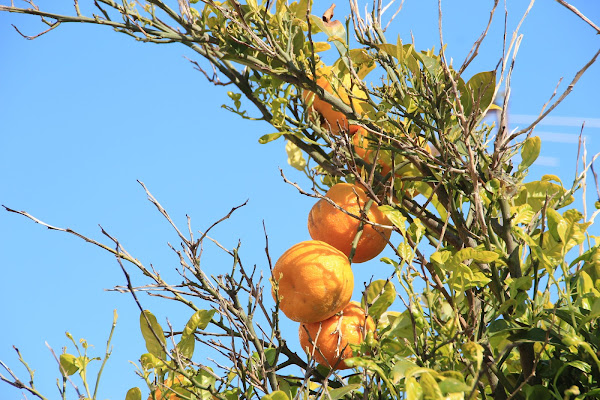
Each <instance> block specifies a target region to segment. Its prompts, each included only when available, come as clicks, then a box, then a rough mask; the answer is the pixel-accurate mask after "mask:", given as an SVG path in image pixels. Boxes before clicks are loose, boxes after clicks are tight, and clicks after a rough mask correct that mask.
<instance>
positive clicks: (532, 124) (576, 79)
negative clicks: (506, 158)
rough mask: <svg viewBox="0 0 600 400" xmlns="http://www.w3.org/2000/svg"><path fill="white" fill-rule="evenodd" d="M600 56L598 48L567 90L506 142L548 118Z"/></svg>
mask: <svg viewBox="0 0 600 400" xmlns="http://www.w3.org/2000/svg"><path fill="white" fill-rule="evenodd" d="M598 56H600V50H598V51H597V52H596V54H594V56H593V57H592V58H591V59H590V61H588V62H587V63H586V64H585V65H584V66H583V68H581V69H580V70H579V71H578V72H577V73H576V74H575V77H574V78H573V80H572V81H571V83H570V84H569V86H567V88H566V89H565V91H564V92H563V94H562V95H561V96H560V97H559V98H558V99H557V100H556V101H555V102H554V103H553V104H552V105H551V106H550V107H549V108H548V109H547V110H546V111H545V112H543V113H541V114H540V115H539V116H538V117H537V119H536V120H535V121H533V122H532V123H531V124H530V125H529V126H528V127H527V128H524V129H521V130H520V131H518V132H515V133H513V134H512V135H510V137H509V138H508V140H507V141H506V143H508V142H510V141H511V140H513V139H515V138H516V137H518V136H519V135H522V134H523V133H525V132H528V131H530V130H532V129H533V128H535V126H536V125H537V124H538V123H539V122H540V121H541V120H543V119H544V118H546V116H547V115H548V114H550V112H551V111H552V110H554V109H555V108H556V106H558V105H559V104H560V103H561V102H562V101H563V100H564V99H565V97H567V96H568V95H569V94H570V93H571V92H572V91H573V88H574V87H575V84H576V83H577V82H578V81H579V79H580V78H581V77H582V76H583V74H584V73H585V71H587V69H588V68H589V67H591V66H592V64H594V63H595V62H596V60H597V59H598Z"/></svg>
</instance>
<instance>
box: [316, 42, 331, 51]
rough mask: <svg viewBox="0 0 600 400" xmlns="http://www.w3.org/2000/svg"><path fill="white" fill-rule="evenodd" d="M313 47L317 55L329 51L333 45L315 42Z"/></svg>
mask: <svg viewBox="0 0 600 400" xmlns="http://www.w3.org/2000/svg"><path fill="white" fill-rule="evenodd" d="M313 47H314V49H315V53H320V52H322V51H327V50H329V49H330V48H331V45H330V44H329V43H327V42H314V43H313Z"/></svg>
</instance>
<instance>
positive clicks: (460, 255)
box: [454, 247, 499, 263]
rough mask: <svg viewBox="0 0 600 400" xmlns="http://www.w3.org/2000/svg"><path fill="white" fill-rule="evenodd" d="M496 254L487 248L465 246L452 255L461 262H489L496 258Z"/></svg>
mask: <svg viewBox="0 0 600 400" xmlns="http://www.w3.org/2000/svg"><path fill="white" fill-rule="evenodd" d="M498 257H499V256H498V254H497V253H495V252H493V251H489V250H480V249H475V248H473V247H467V248H465V249H461V250H459V251H458V252H456V254H455V255H454V259H455V260H456V262H463V261H465V260H471V259H472V260H473V261H475V262H480V263H490V262H492V261H495V260H497V259H498Z"/></svg>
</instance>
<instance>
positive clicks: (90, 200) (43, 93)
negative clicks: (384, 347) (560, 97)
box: [0, 0, 600, 399]
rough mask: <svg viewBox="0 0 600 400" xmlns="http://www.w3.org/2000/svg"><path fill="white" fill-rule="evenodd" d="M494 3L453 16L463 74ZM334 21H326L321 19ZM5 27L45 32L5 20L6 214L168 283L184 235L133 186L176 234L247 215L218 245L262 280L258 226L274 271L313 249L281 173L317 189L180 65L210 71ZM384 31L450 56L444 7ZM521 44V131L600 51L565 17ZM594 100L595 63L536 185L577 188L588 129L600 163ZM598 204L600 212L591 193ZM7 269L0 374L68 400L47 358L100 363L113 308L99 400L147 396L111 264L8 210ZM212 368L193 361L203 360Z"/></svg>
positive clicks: (551, 138)
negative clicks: (106, 247) (138, 392)
mask: <svg viewBox="0 0 600 400" xmlns="http://www.w3.org/2000/svg"><path fill="white" fill-rule="evenodd" d="M53 3H54V2H51V1H40V2H39V5H40V7H41V8H42V9H47V10H53V11H63V12H71V4H72V2H63V3H62V4H60V5H54V4H53ZM488 3H490V4H491V2H490V1H488V2H482V1H454V2H450V1H445V2H443V8H444V39H445V41H446V42H447V43H448V47H447V50H446V51H447V56H448V57H451V58H453V59H454V62H455V64H460V63H462V60H463V59H464V58H465V56H466V54H467V52H468V50H469V49H470V47H471V44H472V42H473V41H474V40H475V39H476V38H477V36H478V35H479V34H480V33H481V31H482V30H483V29H484V27H485V23H486V22H487V17H488V12H489V7H490V4H488ZM523 3H524V2H519V1H508V10H509V18H508V24H509V29H510V28H512V27H514V26H515V24H516V22H517V21H518V18H519V17H520V15H521V13H522V11H523V9H524V5H523ZM573 4H574V5H575V6H577V7H578V8H579V9H580V10H581V11H583V12H584V13H586V14H587V15H588V17H590V19H592V20H593V21H595V22H596V23H600V4H598V3H597V2H594V1H585V0H579V1H573ZM327 6H328V4H327V5H323V6H321V5H320V4H319V5H317V6H315V8H314V13H316V14H320V13H322V12H323V11H324V10H325V9H326V8H327ZM55 7H56V8H55ZM347 13H348V7H347V4H338V7H337V8H336V18H343V17H344V15H347ZM501 13H502V10H501V9H500V10H499V13H498V15H497V16H496V21H495V24H494V25H493V27H492V29H491V32H490V35H489V37H488V39H487V40H486V41H485V42H484V44H483V48H482V51H481V57H480V58H479V59H478V60H477V61H476V62H475V63H473V65H472V66H471V67H470V68H469V69H468V70H467V71H466V72H465V75H466V77H467V78H468V77H469V76H471V75H473V74H475V73H477V72H479V71H484V70H491V69H493V68H494V67H495V65H496V63H497V62H498V60H499V57H500V55H501V53H500V51H501V45H502V25H503V17H502V15H501ZM11 24H15V25H17V26H18V27H19V28H20V29H21V31H22V32H24V33H26V34H30V35H33V34H36V33H38V32H39V31H41V30H43V25H41V24H40V23H39V22H38V21H37V20H36V19H35V18H33V17H23V16H18V15H9V14H7V13H0V37H2V41H0V50H1V53H0V54H1V56H0V110H1V111H0V113H1V115H2V118H0V132H1V137H2V142H1V144H0V177H1V178H0V179H1V180H0V182H1V186H0V187H1V189H0V203H1V204H4V205H6V206H8V207H11V208H16V209H19V210H26V211H28V212H29V213H31V214H32V215H34V216H36V217H38V218H40V219H42V220H44V221H45V222H47V223H49V224H52V225H56V226H60V227H69V228H72V229H74V230H77V231H79V232H81V233H83V234H85V235H88V236H91V237H93V238H95V239H99V240H104V238H103V237H102V235H101V233H100V229H99V227H98V225H99V224H100V225H101V226H102V227H103V228H104V229H106V230H107V231H108V232H109V233H110V234H111V235H113V236H115V237H117V238H119V240H120V241H121V243H122V244H123V246H124V247H125V248H126V249H127V250H128V251H129V252H130V253H131V254H132V255H134V256H135V257H137V258H139V259H140V260H141V261H142V262H144V263H145V264H147V265H150V264H152V265H153V266H154V267H155V268H157V269H158V270H159V271H160V272H161V273H162V274H163V275H166V276H171V277H173V278H174V279H176V275H174V273H173V268H174V267H175V266H176V265H177V258H176V257H175V255H174V254H173V253H172V251H171V250H170V249H169V248H168V246H167V242H170V243H172V244H174V245H175V244H177V243H178V240H177V236H176V235H175V233H174V232H173V231H172V230H171V229H170V227H169V226H168V224H167V222H166V221H165V220H164V219H163V218H162V217H161V216H160V215H159V214H158V212H157V211H156V209H155V208H154V206H153V205H152V204H150V203H149V202H148V201H146V198H145V194H144V191H143V189H142V188H141V187H140V185H139V184H138V183H137V182H136V180H140V181H143V182H144V183H145V184H146V185H147V187H148V188H149V190H150V191H151V192H152V193H153V194H154V195H155V197H156V198H157V199H158V200H159V201H160V202H161V203H162V204H163V206H164V207H165V208H166V209H167V210H168V211H169V213H170V214H171V216H172V217H173V219H174V220H175V222H176V223H178V224H179V225H180V226H182V227H185V224H186V214H187V215H189V216H190V217H191V218H192V226H193V227H194V229H195V230H196V231H198V230H203V229H205V228H206V227H208V226H210V225H211V224H212V223H213V222H214V221H215V220H217V219H219V218H220V217H222V216H223V215H225V214H226V213H227V212H228V211H229V210H230V209H231V207H233V206H236V205H239V204H241V203H243V202H244V201H245V200H246V199H249V202H248V205H247V206H246V207H244V208H242V209H240V210H239V211H237V212H236V213H235V214H234V216H233V218H232V219H230V220H228V221H227V222H225V223H224V224H222V225H221V226H219V227H217V228H216V229H215V230H214V231H213V233H212V236H213V237H214V238H215V239H217V240H219V241H220V242H221V243H222V244H223V245H224V246H226V247H228V248H232V247H234V246H235V245H236V244H237V242H238V240H240V241H241V242H242V252H241V255H242V257H243V259H244V262H245V264H246V265H254V264H256V265H257V267H258V268H259V269H261V270H263V271H268V267H267V263H266V257H265V255H264V250H263V249H264V235H263V228H262V223H263V221H264V223H265V225H266V228H267V232H268V234H269V244H270V250H271V256H272V257H273V259H276V258H277V257H278V256H279V255H280V254H281V253H282V252H283V251H285V250H286V249H287V248H289V247H290V246H292V245H293V244H295V243H297V242H299V241H302V240H307V239H309V236H308V232H307V229H306V218H307V215H308V211H309V209H310V207H312V204H313V200H312V199H310V198H305V197H302V196H301V195H299V194H298V193H297V191H296V190H295V189H294V188H292V187H291V186H289V185H286V184H285V183H284V182H283V181H282V179H281V177H280V174H279V170H278V167H281V168H283V169H284V171H285V173H286V175H287V176H288V177H289V178H290V179H292V180H294V181H297V182H298V183H300V184H301V185H305V186H306V187H308V183H307V180H306V178H305V177H304V175H303V174H301V173H298V172H297V171H295V170H293V169H292V168H291V167H289V166H288V165H287V162H286V155H285V151H284V145H285V143H284V142H283V141H277V142H273V143H270V144H267V145H260V144H258V141H257V140H258V138H259V137H260V136H262V135H263V134H266V133H271V132H273V128H271V127H269V126H268V125H266V124H263V123H259V122H257V123H253V122H249V121H243V120H241V119H240V118H238V117H237V116H235V115H233V114H231V113H229V112H227V111H225V110H224V109H222V108H221V107H220V105H221V104H223V103H227V102H228V100H229V99H228V97H227V95H226V90H229V89H224V88H222V87H213V86H212V85H211V84H210V83H208V82H206V81H205V79H204V78H203V76H202V75H201V74H200V73H198V72H197V71H195V70H194V69H193V68H192V65H191V64H190V63H189V62H188V61H186V60H185V58H184V56H187V57H189V58H192V59H198V57H195V56H194V54H193V53H191V52H190V51H189V50H188V49H187V48H185V47H184V46H178V45H154V44H141V43H137V42H134V41H133V40H131V38H129V37H127V36H125V35H121V34H118V33H115V32H113V31H112V30H110V29H106V28H103V27H96V26H80V25H69V24H65V25H63V26H61V27H60V28H59V29H57V30H55V31H53V32H51V33H49V34H47V35H45V36H43V37H41V38H39V39H37V40H33V41H28V40H25V39H23V38H21V37H20V36H19V35H18V34H17V33H16V32H15V31H14V29H13V28H12V27H11ZM389 31H390V34H389V37H390V38H395V37H396V35H397V34H400V36H401V37H402V38H403V40H404V42H409V41H410V35H411V32H412V35H413V36H414V39H415V45H416V48H417V49H419V50H421V49H427V48H430V47H432V46H435V47H436V48H439V37H438V31H437V2H435V1H415V0H406V2H405V4H404V8H403V10H402V11H401V12H400V14H399V15H398V17H397V18H396V20H395V21H394V22H393V23H392V25H391V27H390V29H389ZM522 33H523V34H524V38H523V42H522V45H521V49H520V52H519V55H518V58H517V63H516V66H515V72H514V76H513V91H512V96H513V97H512V102H511V119H510V121H511V126H512V127H517V126H520V127H523V126H525V124H527V122H529V121H531V120H532V119H533V118H535V116H536V115H537V114H538V112H539V109H540V107H541V106H542V105H543V104H544V103H545V102H546V101H547V100H548V98H549V97H550V95H551V94H552V92H553V91H554V88H555V86H556V84H557V82H558V80H559V79H560V78H561V77H564V80H563V82H562V84H561V86H560V87H559V92H562V90H564V88H565V87H566V85H567V84H568V83H569V82H570V81H571V79H572V77H573V76H574V74H575V72H576V71H577V70H579V68H581V67H582V66H583V65H584V64H585V63H586V62H587V61H588V60H589V59H590V58H591V57H592V55H593V54H594V53H595V52H596V51H597V50H598V48H599V47H600V37H598V35H595V34H594V31H593V29H591V28H590V27H589V26H588V25H586V24H585V23H584V22H583V21H581V20H579V19H578V18H577V17H575V16H574V15H572V14H571V13H569V12H568V11H567V10H565V9H564V8H562V7H561V6H560V5H558V3H556V2H548V1H539V2H538V4H536V5H535V6H534V7H533V10H532V11H531V14H530V16H529V18H528V19H527V20H526V21H525V23H524V25H523V29H522ZM599 89H600V64H596V65H594V66H592V67H591V68H590V69H589V71H588V72H587V74H586V75H585V76H584V77H583V78H582V79H581V80H580V82H579V83H578V84H577V86H576V87H575V90H574V91H573V93H572V94H571V95H570V96H569V97H568V98H567V100H566V101H565V102H564V103H563V104H562V105H561V106H559V107H558V108H557V109H556V110H555V111H554V112H553V113H552V114H551V117H550V118H549V119H548V120H547V122H545V123H544V124H542V125H540V126H539V128H538V134H539V135H540V136H541V138H542V141H543V145H542V155H541V157H540V160H539V163H538V165H537V166H536V167H534V168H533V169H532V171H531V175H532V177H538V176H540V175H542V174H545V173H551V174H555V175H558V176H560V177H561V178H562V179H563V181H564V182H565V183H566V184H568V183H570V182H571V181H572V179H573V176H574V166H575V162H576V155H577V143H576V140H577V135H578V134H579V132H580V128H581V123H582V122H583V121H584V120H585V121H586V129H585V130H584V135H585V136H586V137H587V142H588V153H589V156H588V158H590V157H591V155H592V154H594V153H597V152H599V151H600V140H599V139H598V135H599V134H600V112H599V111H598V100H597V98H598V96H597V93H598V90H599ZM250 112H251V113H252V110H250ZM588 192H589V194H590V195H591V196H593V194H594V193H595V189H594V188H593V186H591V187H590V190H589V191H588ZM591 200H592V201H593V200H594V199H593V198H592V199H591ZM203 262H204V268H206V270H207V271H208V272H209V273H211V274H215V275H216V274H220V273H223V272H226V271H228V269H229V267H230V261H229V259H228V258H227V257H225V256H224V255H223V253H222V252H221V251H220V250H218V249H217V248H216V247H215V246H210V245H207V247H206V250H205V255H204V261H203ZM0 269H1V271H2V279H3V288H2V290H1V291H0V304H1V305H2V320H3V328H2V329H0V360H3V361H4V362H6V363H7V364H9V365H10V366H11V367H13V368H14V370H15V372H17V373H19V375H20V376H21V377H24V376H25V375H24V370H23V369H22V368H21V367H20V366H19V365H18V361H17V358H16V356H15V354H14V351H13V350H12V345H15V346H17V347H18V348H19V349H20V350H21V351H22V353H23V356H24V357H25V358H26V360H28V361H29V362H30V366H31V367H32V368H34V369H36V382H37V385H38V387H39V389H40V390H41V391H42V392H44V393H47V394H48V396H49V397H50V398H58V394H57V391H56V389H55V386H54V385H55V380H56V378H57V377H58V367H57V366H56V363H55V361H54V360H53V358H52V355H51V354H50V352H49V351H48V349H47V347H46V346H45V344H44V343H45V342H46V341H47V342H48V344H49V345H51V346H52V347H53V348H54V350H55V351H56V352H57V353H60V351H61V350H60V349H61V347H63V346H66V345H68V340H67V338H66V337H65V336H64V332H65V331H69V332H71V333H72V334H73V336H74V337H75V338H76V339H79V338H82V337H83V338H85V339H87V341H88V342H89V343H91V344H93V345H94V346H95V349H94V350H93V351H94V352H93V353H92V354H95V355H100V354H102V352H103V350H104V347H105V340H106V337H107V336H108V332H109V329H110V324H111V321H112V310H113V309H117V310H118V313H119V316H120V317H119V322H118V325H117V329H116V332H115V336H114V340H113V345H114V353H113V356H112V358H111V360H110V361H109V364H108V365H107V367H106V370H105V373H104V377H103V379H104V383H103V385H102V386H101V389H100V398H111V399H120V398H124V396H125V393H126V391H127V389H128V388H130V387H132V386H141V385H142V384H143V382H141V381H140V380H139V379H138V378H137V377H136V376H135V374H134V367H133V366H132V365H131V364H130V363H129V362H128V360H131V361H134V362H137V360H138V358H139V356H140V355H141V354H142V353H144V352H146V350H145V348H144V345H143V342H142V340H141V335H140V333H139V325H138V316H139V312H138V310H137V308H136V307H135V305H134V303H133V301H131V299H130V297H128V296H127V295H124V294H118V293H114V292H108V291H105V289H108V288H111V287H113V286H114V285H122V284H124V283H125V280H124V277H123V274H122V272H121V271H120V268H119V266H118V264H117V263H116V261H115V260H114V258H113V257H111V256H110V255H109V254H107V253H105V252H103V251H101V250H100V249H97V248H95V247H93V246H91V245H86V244H85V243H84V242H82V241H80V240H78V239H77V238H75V237H73V236H69V235H66V234H61V233H58V232H50V231H48V230H46V229H44V228H43V227H41V226H39V225H36V224H34V223H33V222H31V221H29V220H26V219H25V218H23V217H21V216H18V215H14V214H9V213H7V212H4V211H0ZM354 270H355V274H356V285H355V295H354V298H355V299H358V297H359V293H360V290H361V289H362V287H363V285H362V282H366V281H368V280H369V279H370V278H371V276H374V277H375V279H381V278H385V277H387V276H388V275H389V274H390V273H391V271H390V270H389V268H388V266H386V265H383V264H380V263H378V262H377V261H371V262H368V263H366V264H359V265H356V266H355V267H354ZM132 278H133V280H134V284H143V283H145V282H144V281H143V280H142V278H141V277H140V276H139V274H136V273H133V275H132ZM141 299H142V302H143V305H144V307H145V308H149V309H151V310H152V311H153V312H154V313H155V314H156V315H157V316H158V318H159V321H161V322H163V323H164V321H165V320H166V318H168V319H169V321H171V322H172V324H173V326H174V327H177V326H182V324H184V323H185V322H186V320H187V318H188V317H189V312H188V311H187V310H183V309H179V308H177V307H175V308H167V307H165V303H164V302H162V301H156V299H152V298H149V297H148V296H142V297H141ZM285 329H286V330H287V331H286V332H288V333H289V341H290V342H291V343H295V336H296V332H297V324H295V323H289V324H288V325H286V327H285ZM69 350H70V351H72V350H73V349H72V348H70V349H69ZM298 350H299V348H298ZM203 356H205V355H204V354H202V353H201V351H197V353H196V357H197V359H198V360H200V359H203ZM1 373H4V371H2V372H1ZM143 394H144V396H146V395H147V390H145V389H143ZM19 397H20V394H19V392H18V391H16V390H14V389H12V388H10V387H8V386H7V385H3V384H0V398H19Z"/></svg>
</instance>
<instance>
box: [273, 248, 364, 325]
mask: <svg viewBox="0 0 600 400" xmlns="http://www.w3.org/2000/svg"><path fill="white" fill-rule="evenodd" d="M271 279H272V283H273V284H277V285H278V294H279V307H280V308H281V311H283V313H284V314H285V315H286V316H287V317H288V318H289V319H291V320H293V321H297V322H316V321H322V320H324V319H327V318H329V317H331V316H332V315H334V314H335V313H338V312H340V310H342V309H343V308H344V307H345V306H346V305H347V304H348V302H349V301H350V298H351V297H352V291H353V290H354V274H353V273H352V268H351V267H350V261H348V257H347V256H346V255H345V254H344V253H342V252H341V251H339V250H338V249H336V248H334V247H332V246H330V245H329V244H327V243H325V242H320V241H317V240H308V241H305V242H300V243H298V244H295V245H294V246H292V247H290V248H289V249H288V250H287V251H286V252H285V253H283V254H282V255H281V257H279V260H277V262H276V263H275V267H273V271H272V278H271ZM272 294H273V298H275V289H274V288H273V290H272Z"/></svg>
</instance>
